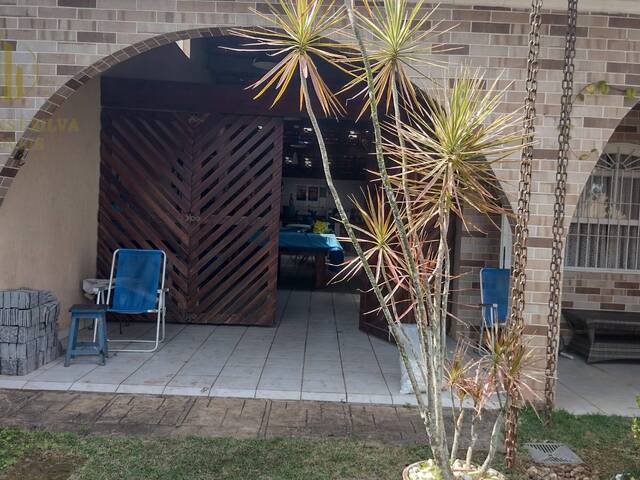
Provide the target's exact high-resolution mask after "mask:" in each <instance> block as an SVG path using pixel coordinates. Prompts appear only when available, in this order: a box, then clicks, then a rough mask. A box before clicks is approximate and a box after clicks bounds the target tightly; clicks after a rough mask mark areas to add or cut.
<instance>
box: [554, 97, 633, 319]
mask: <svg viewBox="0 0 640 480" xmlns="http://www.w3.org/2000/svg"><path fill="white" fill-rule="evenodd" d="M612 143H627V144H636V145H638V151H639V152H640V105H636V106H635V107H634V108H633V109H632V110H631V111H630V112H629V113H628V114H627V115H626V116H625V117H624V118H623V119H622V121H621V122H620V123H619V124H618V126H617V127H616V129H615V131H614V132H613V134H612V135H611V138H610V140H609V144H612ZM562 288H563V290H562V298H563V302H562V303H563V306H565V307H567V308H577V309H581V310H614V311H628V312H640V273H632V272H631V273H626V272H606V271H604V272H603V271H585V270H578V269H574V270H570V269H566V270H565V273H564V281H563V287H562Z"/></svg>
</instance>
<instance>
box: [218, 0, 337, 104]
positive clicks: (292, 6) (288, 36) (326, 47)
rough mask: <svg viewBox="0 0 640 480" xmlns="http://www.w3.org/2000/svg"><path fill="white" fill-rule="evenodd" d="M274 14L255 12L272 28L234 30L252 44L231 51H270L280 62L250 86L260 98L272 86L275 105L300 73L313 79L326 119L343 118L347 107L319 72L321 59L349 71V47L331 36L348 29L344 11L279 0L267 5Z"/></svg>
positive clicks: (315, 0) (312, 0)
mask: <svg viewBox="0 0 640 480" xmlns="http://www.w3.org/2000/svg"><path fill="white" fill-rule="evenodd" d="M267 7H268V9H269V14H264V13H262V12H259V11H257V10H252V11H253V13H255V14H256V15H258V16H260V17H261V18H263V19H264V20H265V21H266V22H267V23H268V24H269V25H271V26H269V27H254V28H251V29H248V28H234V29H231V30H230V32H231V34H233V35H235V36H237V37H241V38H244V39H248V40H250V42H249V43H246V44H244V45H243V48H229V49H231V50H236V51H244V52H266V53H268V54H269V55H270V56H273V57H277V58H278V59H279V60H278V62H277V63H276V65H275V66H274V67H273V68H271V70H269V71H268V72H267V73H265V74H264V75H263V76H262V77H261V78H260V79H259V80H258V81H257V82H255V83H254V84H252V85H251V86H250V87H249V88H252V89H256V90H258V92H257V93H256V95H255V97H254V99H257V98H260V97H261V96H262V95H264V94H265V93H266V92H267V91H268V90H270V89H271V88H273V89H275V91H276V95H275V97H274V99H273V103H272V104H271V106H273V105H275V104H276V103H278V101H279V100H280V99H281V98H282V96H283V95H284V93H285V92H286V90H287V88H288V87H289V85H290V84H291V80H292V79H293V77H294V76H295V75H296V74H299V75H301V76H303V77H304V78H307V79H310V80H311V85H312V88H313V92H314V94H315V96H316V97H317V99H318V102H319V103H320V106H321V108H322V110H323V111H324V113H325V114H326V115H329V114H332V115H338V114H341V113H343V112H344V108H343V107H342V105H341V104H340V103H339V102H338V100H337V99H336V96H335V94H334V93H333V91H332V90H331V89H330V88H329V86H328V85H327V84H326V83H325V81H324V79H323V78H322V76H321V75H320V73H319V72H318V66H317V64H316V58H320V59H322V60H324V61H326V62H328V63H330V64H332V65H334V66H336V67H337V68H341V69H344V67H342V66H341V65H340V64H339V61H341V60H344V58H345V56H344V54H343V53H340V50H341V49H344V48H346V45H341V44H337V43H332V42H329V41H328V40H326V38H325V37H326V36H328V35H329V34H336V33H339V32H340V31H341V30H342V29H343V28H344V25H343V24H344V7H335V5H334V3H333V2H331V3H329V4H327V3H324V2H322V1H320V0H278V1H277V2H276V3H275V4H273V3H269V2H267ZM299 96H300V109H301V110H302V106H303V104H304V92H303V89H302V86H301V87H300V95H299Z"/></svg>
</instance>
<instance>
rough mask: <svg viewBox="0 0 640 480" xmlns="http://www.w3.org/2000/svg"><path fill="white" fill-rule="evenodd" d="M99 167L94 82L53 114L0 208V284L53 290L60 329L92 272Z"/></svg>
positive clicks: (96, 84) (97, 105)
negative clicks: (57, 308) (85, 280)
mask: <svg viewBox="0 0 640 480" xmlns="http://www.w3.org/2000/svg"><path fill="white" fill-rule="evenodd" d="M99 166H100V81H99V79H94V80H92V81H91V82H89V83H88V84H86V85H85V86H84V87H83V88H82V89H81V90H80V91H78V92H77V93H76V94H74V95H73V96H72V97H71V98H70V99H69V100H68V101H67V102H65V103H64V104H63V105H62V106H61V107H60V108H59V109H58V110H57V112H56V113H55V114H54V116H53V118H52V120H51V121H50V122H49V125H48V127H47V129H46V131H45V132H44V133H43V134H42V135H41V137H40V138H39V141H38V144H37V148H36V149H35V150H32V151H31V152H30V153H29V158H28V160H27V163H26V164H25V165H24V166H23V167H22V169H21V170H20V175H18V176H17V177H16V178H15V180H14V182H13V184H12V186H11V189H10V191H9V194H8V195H7V197H6V199H5V200H4V203H3V205H2V208H0V225H2V227H0V288H17V287H23V286H25V287H33V288H40V289H45V290H52V291H53V292H54V293H55V295H56V296H57V297H58V299H59V300H60V302H61V310H60V325H61V326H67V325H68V323H69V318H68V313H67V312H68V309H69V307H70V306H71V305H72V304H73V303H77V302H81V301H83V297H82V295H81V288H80V285H81V282H82V279H83V278H86V277H92V276H94V275H95V267H96V249H97V232H98V224H97V219H98V217H97V215H98V185H99ZM85 301H86V300H85ZM66 334H67V332H66V330H65V329H64V328H63V329H61V330H60V335H61V336H63V337H64V336H66Z"/></svg>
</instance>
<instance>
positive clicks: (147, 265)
mask: <svg viewBox="0 0 640 480" xmlns="http://www.w3.org/2000/svg"><path fill="white" fill-rule="evenodd" d="M166 271H167V255H166V254H165V253H164V252H163V251H162V250H137V249H125V248H119V249H118V250H116V251H115V252H113V260H112V262H111V273H110V275H109V286H108V288H107V302H106V303H107V305H108V309H107V312H111V313H120V314H125V315H142V314H148V313H152V314H155V315H156V336H155V339H154V340H139V339H128V340H124V339H116V340H109V342H110V343H151V344H153V347H152V348H150V349H148V348H147V349H142V348H141V349H135V348H121V349H114V348H109V350H111V351H112V352H154V351H156V350H157V349H158V345H159V344H160V342H162V341H164V337H165V316H166V303H165V299H166V290H165V287H164V285H165V275H166ZM112 298H113V301H112Z"/></svg>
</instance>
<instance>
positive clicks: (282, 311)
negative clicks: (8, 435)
mask: <svg viewBox="0 0 640 480" xmlns="http://www.w3.org/2000/svg"><path fill="white" fill-rule="evenodd" d="M357 301H358V297H357V296H356V295H352V294H348V293H335V292H328V291H300V290H295V291H292V290H281V291H279V302H278V305H279V309H278V310H279V311H278V317H279V321H278V324H277V326H276V327H275V328H263V327H250V328H247V327H237V326H200V325H171V324H168V325H167V335H168V341H166V342H165V343H164V345H163V346H162V347H161V349H160V350H158V351H157V352H156V353H154V354H143V353H116V354H113V356H112V357H111V358H109V359H108V361H107V364H106V366H98V365H96V363H95V361H94V359H93V358H92V357H89V358H79V359H77V360H74V361H73V363H72V365H71V366H70V367H68V368H65V367H64V366H63V364H62V360H61V359H60V360H58V361H57V362H55V363H53V364H51V365H49V366H47V368H46V369H41V370H38V371H36V372H33V373H31V374H30V375H27V376H26V377H0V387H5V388H11V387H13V388H25V389H47V390H73V391H93V392H119V393H152V394H161V393H164V394H175V395H201V396H206V395H209V396H221V397H245V398H269V399H286V400H299V399H302V400H328V401H348V402H354V403H382V404H391V403H396V404H406V403H413V397H412V396H411V395H399V393H398V392H399V377H400V368H399V363H398V362H399V360H398V356H397V353H396V349H395V347H394V346H392V345H390V344H388V343H386V342H384V341H381V340H379V339H377V338H373V337H369V336H368V335H366V334H364V333H362V332H360V331H359V330H358V326H357V319H358V304H357ZM149 328H150V327H149V325H144V324H132V325H131V326H130V327H126V328H125V334H126V335H132V333H133V334H134V336H135V335H136V334H137V335H143V334H144V332H145V331H146V330H148V329H149ZM110 329H111V331H110V336H111V337H112V338H114V337H117V336H118V335H117V334H118V329H117V324H110Z"/></svg>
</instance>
